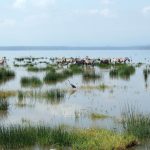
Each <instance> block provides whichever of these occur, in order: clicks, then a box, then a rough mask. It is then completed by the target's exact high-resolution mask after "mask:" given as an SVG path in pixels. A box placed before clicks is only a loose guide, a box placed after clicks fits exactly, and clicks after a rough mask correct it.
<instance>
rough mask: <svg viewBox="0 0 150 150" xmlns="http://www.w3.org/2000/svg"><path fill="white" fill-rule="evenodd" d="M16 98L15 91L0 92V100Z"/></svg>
mask: <svg viewBox="0 0 150 150" xmlns="http://www.w3.org/2000/svg"><path fill="white" fill-rule="evenodd" d="M14 96H16V92H15V91H0V98H8V97H14Z"/></svg>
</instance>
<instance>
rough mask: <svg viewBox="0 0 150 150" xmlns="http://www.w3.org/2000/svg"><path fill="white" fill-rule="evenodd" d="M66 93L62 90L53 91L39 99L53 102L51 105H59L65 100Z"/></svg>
mask: <svg viewBox="0 0 150 150" xmlns="http://www.w3.org/2000/svg"><path fill="white" fill-rule="evenodd" d="M65 94H66V93H65V91H63V90H60V89H52V90H49V91H46V92H43V93H41V94H40V95H39V97H41V98H44V99H46V100H47V101H49V102H51V104H59V103H60V102H61V101H62V100H63V99H64V98H65Z"/></svg>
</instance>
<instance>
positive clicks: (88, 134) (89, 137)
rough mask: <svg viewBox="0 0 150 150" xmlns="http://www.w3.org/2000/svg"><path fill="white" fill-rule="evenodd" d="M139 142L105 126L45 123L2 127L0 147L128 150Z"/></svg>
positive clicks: (0, 130)
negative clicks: (65, 125)
mask: <svg viewBox="0 0 150 150" xmlns="http://www.w3.org/2000/svg"><path fill="white" fill-rule="evenodd" d="M136 144H137V141H136V138H135V137H134V136H132V135H127V134H123V133H122V134H121V133H116V132H113V131H109V130H105V129H71V128H69V127H66V128H65V127H63V126H60V127H56V128H50V127H46V126H35V127H33V126H30V125H26V126H9V127H6V126H0V147H1V148H3V149H10V148H11V149H16V148H25V147H29V146H55V148H56V147H59V149H61V148H65V149H67V148H71V149H73V150H77V149H80V150H85V149H86V150H90V149H99V148H101V149H106V150H110V149H114V150H118V149H126V148H129V147H132V146H135V145H136Z"/></svg>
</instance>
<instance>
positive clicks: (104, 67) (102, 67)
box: [97, 63, 113, 69]
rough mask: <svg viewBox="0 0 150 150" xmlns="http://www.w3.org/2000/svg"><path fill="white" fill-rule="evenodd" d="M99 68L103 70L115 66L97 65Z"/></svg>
mask: <svg viewBox="0 0 150 150" xmlns="http://www.w3.org/2000/svg"><path fill="white" fill-rule="evenodd" d="M97 66H98V67H99V68H101V69H110V68H111V67H112V66H113V64H102V63H100V64H97Z"/></svg>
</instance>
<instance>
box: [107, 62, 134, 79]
mask: <svg viewBox="0 0 150 150" xmlns="http://www.w3.org/2000/svg"><path fill="white" fill-rule="evenodd" d="M134 73H135V67H134V66H132V65H127V64H122V65H119V66H117V67H115V68H114V69H112V70H111V71H110V73H109V75H110V77H111V78H122V79H126V80H128V79H130V76H131V75H133V74H134Z"/></svg>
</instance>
